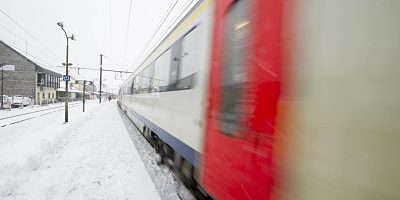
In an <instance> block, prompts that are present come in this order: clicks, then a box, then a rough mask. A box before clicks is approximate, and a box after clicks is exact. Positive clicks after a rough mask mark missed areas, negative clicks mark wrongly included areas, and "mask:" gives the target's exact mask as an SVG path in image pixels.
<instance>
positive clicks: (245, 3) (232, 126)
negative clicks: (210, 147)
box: [219, 0, 251, 135]
mask: <svg viewBox="0 0 400 200" xmlns="http://www.w3.org/2000/svg"><path fill="white" fill-rule="evenodd" d="M248 9H249V0H239V1H237V2H235V3H234V4H233V5H232V7H231V10H230V12H229V13H228V15H227V21H226V26H225V38H224V45H225V51H224V57H223V72H222V76H223V77H222V87H223V88H222V93H221V95H222V101H221V111H220V117H219V123H220V128H221V131H222V132H223V133H225V134H227V135H236V134H237V133H238V131H240V130H239V129H240V128H241V120H242V119H241V117H242V115H241V109H242V108H241V107H242V106H241V105H242V103H243V99H242V91H243V86H244V83H245V81H246V63H247V55H248V50H249V48H248V45H249V35H250V34H249V32H250V25H251V24H250V19H249V16H250V13H249V10H248Z"/></svg>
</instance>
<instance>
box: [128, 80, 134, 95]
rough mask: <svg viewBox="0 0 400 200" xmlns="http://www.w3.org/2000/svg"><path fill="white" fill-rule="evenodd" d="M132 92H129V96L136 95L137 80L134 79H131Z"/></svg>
mask: <svg viewBox="0 0 400 200" xmlns="http://www.w3.org/2000/svg"><path fill="white" fill-rule="evenodd" d="M130 84H131V85H130V86H131V87H130V91H129V94H135V78H132V79H131V82H130Z"/></svg>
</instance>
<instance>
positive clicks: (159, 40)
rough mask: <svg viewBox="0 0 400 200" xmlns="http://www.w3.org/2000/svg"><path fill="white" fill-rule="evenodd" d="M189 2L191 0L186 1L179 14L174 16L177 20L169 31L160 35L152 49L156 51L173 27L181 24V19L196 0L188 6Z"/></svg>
mask: <svg viewBox="0 0 400 200" xmlns="http://www.w3.org/2000/svg"><path fill="white" fill-rule="evenodd" d="M188 2H189V0H188V1H186V3H185V4H184V5H183V6H182V7H181V9H179V11H178V13H177V14H176V15H175V16H174V18H175V20H173V22H172V23H171V24H170V26H169V27H168V28H167V29H165V32H164V33H163V34H161V35H160V37H159V38H158V40H157V42H156V43H154V45H153V46H152V47H151V48H150V49H154V48H155V47H156V46H157V45H158V44H159V43H160V42H161V41H162V40H163V39H164V38H165V37H166V36H167V34H168V33H169V32H170V30H171V27H173V25H176V23H177V22H178V23H179V18H180V17H181V16H182V15H183V13H185V12H186V10H187V9H188V8H189V7H190V5H192V3H193V2H194V0H191V1H190V3H189V4H187V3H188ZM186 4H187V5H186ZM185 6H186V7H185Z"/></svg>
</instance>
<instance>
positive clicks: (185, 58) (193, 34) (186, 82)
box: [177, 27, 201, 89]
mask: <svg viewBox="0 0 400 200" xmlns="http://www.w3.org/2000/svg"><path fill="white" fill-rule="evenodd" d="M200 39H201V38H200V33H199V27H196V28H194V29H193V30H191V31H190V32H189V33H188V34H186V35H185V36H184V37H183V38H182V42H181V45H182V46H181V51H180V56H179V58H178V59H179V60H180V68H179V76H178V83H177V89H189V88H192V87H193V82H194V76H195V72H196V71H197V70H198V68H199V67H198V65H199V57H200V55H199V53H200V51H199V46H198V44H199V40H200Z"/></svg>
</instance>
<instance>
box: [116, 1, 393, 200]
mask: <svg viewBox="0 0 400 200" xmlns="http://www.w3.org/2000/svg"><path fill="white" fill-rule="evenodd" d="M399 10H400V1H396V0H381V1H376V0H363V1H359V0H347V1H331V0H296V1H295V0H199V1H198V2H197V4H196V5H195V6H194V7H193V8H192V9H191V10H190V11H189V12H188V13H187V14H186V15H185V16H184V17H183V18H182V19H181V21H180V22H179V23H178V24H177V25H176V26H175V27H174V28H173V29H172V30H171V31H170V32H169V33H168V34H167V35H166V36H165V37H164V38H163V40H162V41H161V42H160V43H159V44H158V45H157V47H155V48H154V50H153V51H152V52H151V53H149V55H147V57H146V58H145V60H144V61H143V62H142V63H141V64H140V66H139V67H138V68H137V69H136V70H135V73H134V74H132V75H131V76H130V77H129V78H128V79H127V80H126V81H125V82H124V83H123V85H122V87H121V88H120V91H119V97H118V105H119V106H120V108H121V109H122V110H123V111H124V112H125V113H126V115H127V116H128V117H129V118H130V119H131V121H132V122H133V123H134V124H135V125H136V127H137V128H138V129H139V130H140V132H141V133H142V134H143V136H144V137H146V139H148V141H149V142H150V143H151V144H152V145H153V146H154V148H155V149H156V151H157V152H158V153H159V154H160V155H161V161H160V162H161V163H163V164H166V165H168V166H169V167H171V169H172V170H173V172H174V173H175V174H176V175H177V176H178V177H179V178H180V180H182V182H183V183H184V184H185V185H186V186H187V187H188V188H190V189H193V191H196V192H195V196H196V197H197V198H199V199H202V198H203V199H249V200H250V199H252V200H255V199H264V200H279V199H282V200H283V199H296V200H299V199H300V200H320V199H324V200H329V199H344V200H361V199H363V200H365V199H400V190H398V186H399V185H400V173H398V172H397V169H399V168H400V156H398V155H397V152H399V151H400V134H399V133H400V123H398V119H399V111H400V94H399V92H398V91H399V89H398V87H399V86H400V78H399V74H400V67H399V63H400V56H399V53H400V39H399V37H398V36H399V35H400V26H399V24H398V19H400V12H399Z"/></svg>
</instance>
